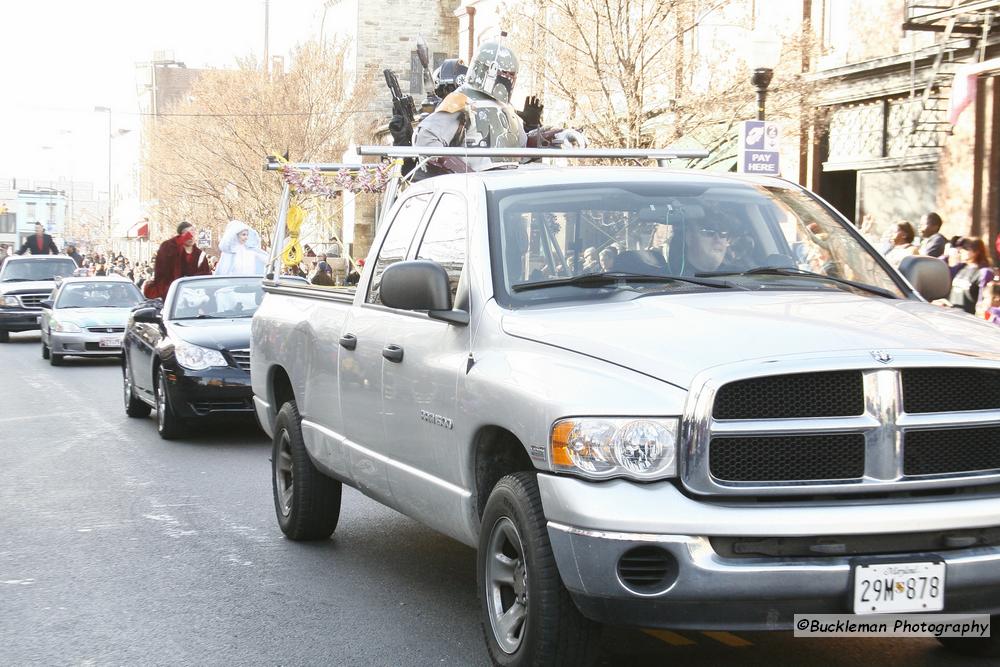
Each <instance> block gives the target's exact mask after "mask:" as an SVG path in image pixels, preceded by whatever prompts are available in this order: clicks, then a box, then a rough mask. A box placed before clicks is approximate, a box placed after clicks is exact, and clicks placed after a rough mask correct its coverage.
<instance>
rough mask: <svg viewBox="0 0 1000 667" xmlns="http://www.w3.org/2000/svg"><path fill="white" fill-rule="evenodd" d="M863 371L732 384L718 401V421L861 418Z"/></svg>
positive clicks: (776, 376) (727, 386) (763, 378)
mask: <svg viewBox="0 0 1000 667" xmlns="http://www.w3.org/2000/svg"><path fill="white" fill-rule="evenodd" d="M864 411H865V392H864V387H863V386H862V382H861V371H834V372H828V373H799V374H797V375H774V376H771V377H762V378H752V379H750V380H739V381H738V382H730V383H729V384H727V385H725V386H724V387H722V389H720V390H719V393H718V394H717V395H716V397H715V410H714V413H713V416H714V417H715V418H716V419H784V418H790V417H833V416H838V415H860V414H861V413H863V412H864Z"/></svg>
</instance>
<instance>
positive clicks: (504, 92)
mask: <svg viewBox="0 0 1000 667" xmlns="http://www.w3.org/2000/svg"><path fill="white" fill-rule="evenodd" d="M516 80H517V56H515V55H514V52H513V51H511V50H510V49H508V48H507V47H506V46H504V45H503V44H501V43H500V42H486V43H485V44H483V45H482V46H481V47H479V51H478V53H476V56H475V57H474V58H473V59H472V62H471V63H470V64H469V71H468V73H467V74H466V75H465V85H467V86H469V87H470V88H475V89H476V90H480V91H482V92H484V93H486V94H487V95H489V96H490V97H492V98H494V99H496V100H499V101H501V102H509V101H510V97H511V95H512V94H513V92H514V82H515V81H516Z"/></svg>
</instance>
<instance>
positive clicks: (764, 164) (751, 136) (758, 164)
mask: <svg viewBox="0 0 1000 667" xmlns="http://www.w3.org/2000/svg"><path fill="white" fill-rule="evenodd" d="M780 138H781V135H780V132H779V131H778V125H777V123H771V122H768V121H764V120H745V121H743V122H742V123H740V162H739V173H741V174H762V175H766V176H780V175H781V165H780V164H779V159H778V148H779V144H780Z"/></svg>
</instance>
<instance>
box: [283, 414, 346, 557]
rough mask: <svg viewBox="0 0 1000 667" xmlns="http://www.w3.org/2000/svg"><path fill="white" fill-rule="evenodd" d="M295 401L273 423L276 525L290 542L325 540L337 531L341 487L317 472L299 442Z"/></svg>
mask: <svg viewBox="0 0 1000 667" xmlns="http://www.w3.org/2000/svg"><path fill="white" fill-rule="evenodd" d="M301 423H302V422H301V418H300V417H299V411H298V408H297V407H296V405H295V401H289V402H288V403H285V404H284V405H283V406H281V410H279V411H278V418H277V420H276V421H275V423H274V440H273V449H272V452H271V472H272V475H271V480H272V488H273V490H274V510H275V512H276V514H277V516H278V525H279V526H281V532H283V533H284V534H285V536H286V537H288V538H290V539H293V540H325V539H327V538H329V537H330V535H332V534H333V531H334V530H336V529H337V521H338V520H339V519H340V495H341V491H342V488H343V485H342V484H341V483H340V482H339V481H337V480H335V479H331V478H330V477H327V476H326V475H324V474H323V473H322V472H320V471H319V470H318V469H317V468H316V466H315V464H313V462H312V459H310V458H309V453H308V452H307V451H306V446H305V442H303V440H302V427H301Z"/></svg>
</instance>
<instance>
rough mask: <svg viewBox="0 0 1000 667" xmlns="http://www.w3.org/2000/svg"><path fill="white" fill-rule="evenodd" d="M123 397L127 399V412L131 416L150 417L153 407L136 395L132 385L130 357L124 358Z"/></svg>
mask: <svg viewBox="0 0 1000 667" xmlns="http://www.w3.org/2000/svg"><path fill="white" fill-rule="evenodd" d="M122 397H123V398H124V399H125V414H126V415H128V416H129V417H148V416H149V413H150V411H151V410H152V408H150V407H149V405H147V404H146V403H145V402H143V401H140V400H139V399H138V398H136V397H135V388H134V387H133V386H132V369H131V368H129V367H128V357H124V358H123V360H122Z"/></svg>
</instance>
